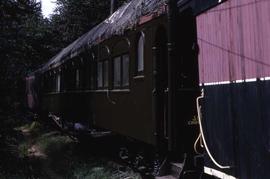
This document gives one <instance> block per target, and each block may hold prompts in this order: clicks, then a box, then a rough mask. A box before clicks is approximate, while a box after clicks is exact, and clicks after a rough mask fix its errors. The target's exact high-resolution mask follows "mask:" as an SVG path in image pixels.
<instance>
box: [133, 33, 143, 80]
mask: <svg viewBox="0 0 270 179" xmlns="http://www.w3.org/2000/svg"><path fill="white" fill-rule="evenodd" d="M141 40H142V44H140V42H141ZM140 54H141V55H140ZM139 58H142V59H141V60H140V59H139ZM139 61H141V64H142V69H139ZM134 72H135V74H134V76H135V78H136V77H139V76H141V77H142V76H143V74H144V72H145V33H144V32H143V31H140V32H139V33H137V37H136V59H135V71H134Z"/></svg>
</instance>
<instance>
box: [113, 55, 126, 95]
mask: <svg viewBox="0 0 270 179" xmlns="http://www.w3.org/2000/svg"><path fill="white" fill-rule="evenodd" d="M124 56H127V57H128V85H124V84H123V69H124V65H123V61H124V60H123V59H124V58H123V57H124ZM118 57H120V85H119V86H115V80H114V76H115V73H114V72H115V70H114V60H115V59H116V58H118ZM112 79H113V80H112V89H113V90H119V89H129V87H130V54H129V53H128V52H125V53H121V54H118V55H115V56H114V57H113V58H112Z"/></svg>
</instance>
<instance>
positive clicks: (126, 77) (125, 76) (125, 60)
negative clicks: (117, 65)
mask: <svg viewBox="0 0 270 179" xmlns="http://www.w3.org/2000/svg"><path fill="white" fill-rule="evenodd" d="M122 63H123V65H122V68H123V75H122V77H123V82H122V85H123V86H128V85H129V56H128V55H123V56H122Z"/></svg>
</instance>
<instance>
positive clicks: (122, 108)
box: [27, 0, 270, 179]
mask: <svg viewBox="0 0 270 179" xmlns="http://www.w3.org/2000/svg"><path fill="white" fill-rule="evenodd" d="M169 2H170V3H171V4H170V3H169V4H167V3H166V2H165V1H162V0H138V1H135V0H134V1H130V2H128V3H126V4H125V5H123V6H122V7H121V8H120V9H118V10H117V11H116V12H115V13H113V14H112V15H111V16H110V17H109V18H108V19H106V20H105V21H104V22H102V23H101V24H99V25H98V26H96V27H95V28H93V29H92V30H91V31H89V32H88V33H86V34H84V35H83V36H81V37H80V38H78V39H77V40H76V41H74V42H73V43H72V44H70V45H69V46H68V47H66V48H65V49H63V50H62V51H61V52H60V53H59V54H57V55H56V56H55V57H53V58H52V59H51V60H50V61H49V62H48V63H47V64H46V65H44V66H43V67H42V68H41V69H38V70H37V71H36V72H35V73H33V74H32V75H30V76H29V77H28V78H27V81H28V82H29V85H28V86H29V88H28V89H31V90H28V92H29V94H28V99H30V100H29V104H30V107H36V105H35V104H39V107H38V109H42V110H41V111H43V112H44V111H46V113H50V114H51V115H53V116H56V117H57V118H61V119H62V120H65V121H69V122H72V123H73V124H75V123H80V124H82V125H83V126H87V128H94V127H98V128H102V129H106V130H110V131H113V132H115V133H118V134H121V135H123V136H127V137H130V138H133V139H136V140H138V141H142V142H144V143H146V144H148V145H151V146H153V147H155V148H158V150H161V151H165V152H173V153H177V154H179V155H178V156H188V158H189V163H191V161H192V160H191V159H192V158H193V157H195V156H196V154H195V153H194V152H193V143H194V142H195V140H196V136H197V135H198V134H199V133H200V136H199V138H197V139H198V140H196V143H195V150H196V149H197V148H196V144H197V143H198V141H200V138H202V140H201V141H202V144H203V146H204V149H205V150H204V154H203V156H204V164H203V165H204V172H205V173H207V174H209V175H212V176H215V177H218V178H241V179H246V178H252V179H254V178H258V179H259V178H260V179H261V178H268V177H269V176H270V173H269V170H267V168H268V167H269V166H270V165H269V164H270V159H269V129H268V128H267V125H268V123H269V112H268V111H269V105H268V101H267V100H268V98H269V92H268V87H269V82H268V81H269V79H270V75H269V72H270V71H269V69H268V68H269V62H268V61H269V60H268V58H269V49H268V48H269V46H270V31H269V29H270V21H269V19H270V14H269V12H270V11H269V10H270V9H269V7H270V1H267V0H178V1H173V0H172V1H169ZM31 84H37V85H35V87H31V86H32V85H31ZM39 84H40V85H39ZM37 86H39V87H41V88H40V89H39V90H38V88H37ZM33 89H35V90H33ZM200 91H202V93H201V96H200ZM33 92H35V94H34V93H33ZM33 99H34V100H33ZM37 99H39V100H37ZM197 114H198V115H197ZM197 119H198V120H197ZM199 128H200V130H199ZM199 131H200V132H199ZM196 152H197V150H196ZM186 154H187V155H186ZM180 158H181V157H180ZM183 171H186V170H183ZM197 172H199V171H197ZM183 176H184V175H181V177H183Z"/></svg>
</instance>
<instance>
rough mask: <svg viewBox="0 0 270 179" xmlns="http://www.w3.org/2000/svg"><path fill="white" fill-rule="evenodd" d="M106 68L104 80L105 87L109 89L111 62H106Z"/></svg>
mask: <svg viewBox="0 0 270 179" xmlns="http://www.w3.org/2000/svg"><path fill="white" fill-rule="evenodd" d="M103 67H104V69H103V70H104V71H103V75H104V76H103V78H104V87H108V86H109V61H108V60H106V61H104V64H103Z"/></svg>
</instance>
